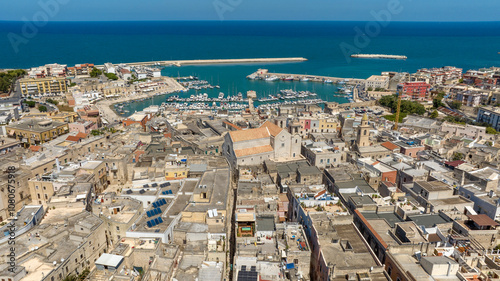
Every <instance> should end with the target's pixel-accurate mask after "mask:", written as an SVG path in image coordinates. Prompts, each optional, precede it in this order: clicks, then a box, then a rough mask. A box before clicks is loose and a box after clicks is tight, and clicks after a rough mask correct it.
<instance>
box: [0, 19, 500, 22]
mask: <svg viewBox="0 0 500 281" xmlns="http://www.w3.org/2000/svg"><path fill="white" fill-rule="evenodd" d="M371 21H374V20H314V19H311V20H274V19H269V20H267V19H265V20H261V19H243V20H218V19H199V20H198V19H176V20H164V19H161V20H148V19H141V20H49V21H47V22H48V23H54V22H220V23H223V22H371ZM0 22H19V23H25V21H21V20H0ZM391 22H397V23H500V20H497V21H490V20H484V21H481V20H478V21H434V20H421V21H401V20H393V21H391Z"/></svg>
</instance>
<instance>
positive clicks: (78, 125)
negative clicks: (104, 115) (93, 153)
mask: <svg viewBox="0 0 500 281" xmlns="http://www.w3.org/2000/svg"><path fill="white" fill-rule="evenodd" d="M68 127H69V131H70V132H79V133H83V134H87V135H88V134H90V133H91V132H92V131H93V130H97V129H98V127H97V124H96V123H94V122H92V121H78V122H73V123H69V124H68Z"/></svg>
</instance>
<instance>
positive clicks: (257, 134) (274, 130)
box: [229, 121, 283, 142]
mask: <svg viewBox="0 0 500 281" xmlns="http://www.w3.org/2000/svg"><path fill="white" fill-rule="evenodd" d="M281 131H283V129H282V128H280V127H279V126H277V125H275V124H273V123H272V122H270V121H266V122H264V124H262V125H261V126H260V127H259V128H256V129H248V130H239V131H231V132H229V135H230V136H231V139H232V140H233V142H239V141H248V140H256V139H263V138H268V137H270V136H273V137H275V136H277V135H278V134H279V133H281Z"/></svg>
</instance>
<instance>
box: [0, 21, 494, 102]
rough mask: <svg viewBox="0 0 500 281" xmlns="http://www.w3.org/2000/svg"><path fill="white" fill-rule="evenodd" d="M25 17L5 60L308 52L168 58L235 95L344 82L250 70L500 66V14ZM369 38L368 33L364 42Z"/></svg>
mask: <svg viewBox="0 0 500 281" xmlns="http://www.w3.org/2000/svg"><path fill="white" fill-rule="evenodd" d="M24 24H25V23H23V22H5V21H3V22H0V51H1V52H2V56H1V57H0V68H29V67H32V66H38V65H43V64H46V63H55V62H56V63H61V64H67V65H68V66H72V65H74V64H78V63H94V64H103V63H105V62H112V63H122V62H136V61H151V60H171V59H172V60H174V59H221V58H228V59H229V58H266V57H305V58H307V59H308V61H306V62H300V63H283V64H249V65H248V64H247V65H217V66H186V67H168V68H165V69H164V71H163V74H164V75H171V76H178V75H180V76H189V75H195V76H198V77H199V78H200V79H205V80H208V81H209V82H211V83H213V84H216V85H220V86H221V89H220V91H222V92H225V93H226V94H231V95H232V94H236V93H237V92H243V93H245V92H246V91H248V90H256V91H257V93H258V95H259V96H267V95H268V94H273V93H276V92H277V91H278V90H279V89H287V88H291V89H296V90H311V91H316V92H318V93H319V95H320V96H321V97H326V98H327V99H328V100H336V99H340V98H336V97H331V93H333V92H334V91H335V86H332V85H323V84H319V83H299V82H295V83H294V82H279V83H266V82H264V81H248V80H247V79H246V78H245V77H246V76H247V75H248V74H250V73H252V72H254V71H256V70H257V69H258V68H267V69H269V70H270V71H272V72H282V73H297V74H316V75H325V76H336V77H345V78H350V77H355V78H367V77H369V76H370V75H372V74H380V72H382V71H410V72H414V71H416V70H417V69H419V68H424V67H426V68H431V67H441V66H447V65H451V66H457V67H461V68H464V71H465V70H467V69H474V68H481V67H491V66H500V54H498V52H500V22H472V23H462V22H453V23H440V22H392V23H390V24H389V25H388V26H386V27H383V26H380V29H379V30H376V31H377V32H375V33H374V32H373V30H371V31H370V30H367V29H366V28H365V27H366V26H367V23H366V22H303V21H297V22H265V21H259V22H252V21H240V22H234V21H220V22H219V21H212V22H208V21H177V22H169V21H161V22H155V21H149V22H49V23H48V24H47V25H45V26H43V27H40V28H38V29H37V31H36V32H35V33H34V34H29V36H24V37H23V33H22V29H23V25H24ZM355 30H361V31H362V32H363V33H365V34H363V33H362V34H360V33H357V32H356V31H355ZM378 31H380V32H378ZM9 34H10V35H9ZM12 34H16V36H20V38H22V40H21V41H20V43H18V45H17V46H15V45H13V44H12V42H11V40H10V39H9V38H12V36H13V35H12ZM9 36H10V37H9ZM28 37H29V38H28ZM18 38H19V37H18ZM360 38H362V39H365V40H363V42H362V44H360V42H359V41H361V40H360ZM356 42H357V43H358V44H356ZM341 46H344V49H345V48H346V46H348V49H349V48H350V49H349V50H350V51H355V52H359V53H375V54H378V53H382V54H395V55H405V56H407V57H408V59H407V60H377V59H350V58H349V57H348V56H346V55H345V54H344V51H343V50H342V47H341ZM16 48H17V50H16ZM339 101H341V102H342V100H339ZM136 107H137V108H138V109H140V107H142V105H139V104H137V105H136Z"/></svg>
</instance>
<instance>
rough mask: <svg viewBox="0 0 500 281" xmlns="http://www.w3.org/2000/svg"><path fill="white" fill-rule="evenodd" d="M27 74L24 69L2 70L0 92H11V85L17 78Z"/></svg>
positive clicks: (0, 73)
mask: <svg viewBox="0 0 500 281" xmlns="http://www.w3.org/2000/svg"><path fill="white" fill-rule="evenodd" d="M25 74H26V71H25V70H23V69H15V70H9V71H7V72H0V92H5V93H7V92H9V91H10V89H11V86H12V85H13V84H14V82H15V81H16V79H17V78H18V77H20V76H23V75H25Z"/></svg>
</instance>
